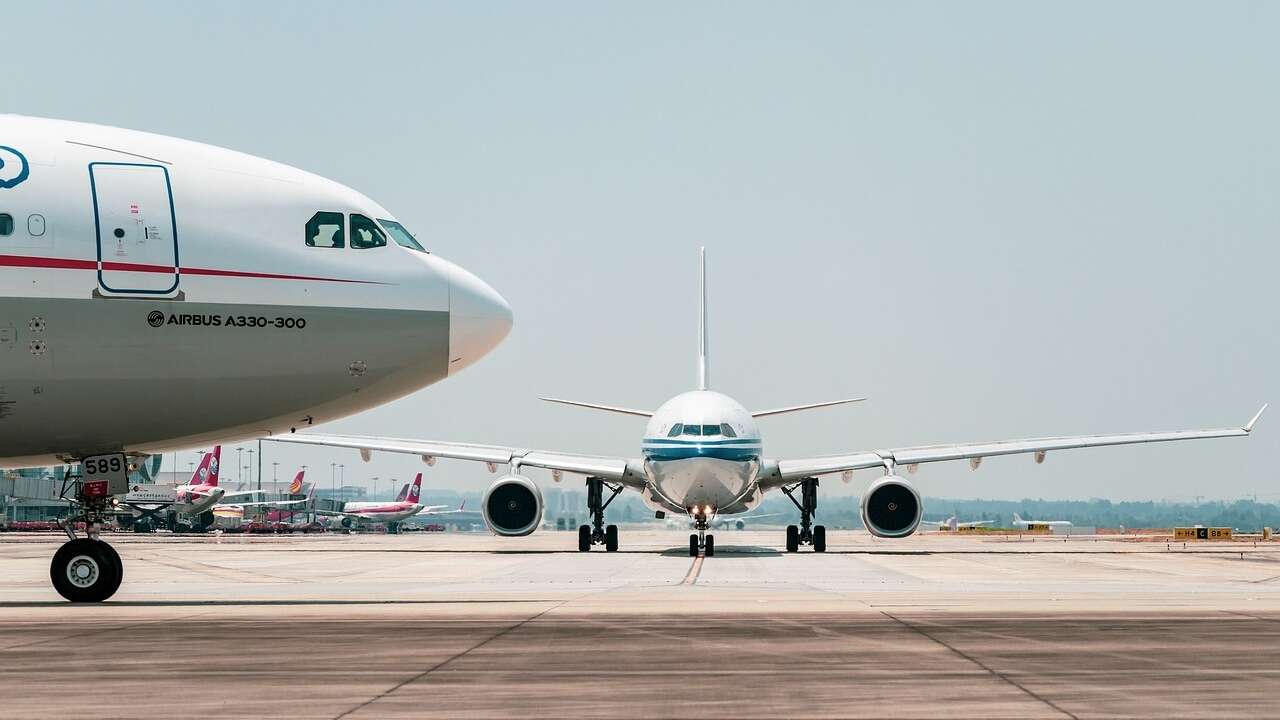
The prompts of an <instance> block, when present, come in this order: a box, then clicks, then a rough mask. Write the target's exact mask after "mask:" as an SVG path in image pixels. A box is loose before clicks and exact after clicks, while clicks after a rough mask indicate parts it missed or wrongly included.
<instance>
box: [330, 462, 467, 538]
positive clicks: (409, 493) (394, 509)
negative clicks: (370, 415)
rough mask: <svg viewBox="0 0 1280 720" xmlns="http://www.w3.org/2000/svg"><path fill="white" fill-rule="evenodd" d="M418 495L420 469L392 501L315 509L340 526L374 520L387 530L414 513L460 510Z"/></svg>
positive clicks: (394, 530) (373, 522) (420, 493)
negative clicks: (424, 501) (424, 500)
mask: <svg viewBox="0 0 1280 720" xmlns="http://www.w3.org/2000/svg"><path fill="white" fill-rule="evenodd" d="M421 496H422V473H418V474H417V476H415V477H414V478H413V483H412V484H411V485H406V486H405V487H404V489H403V490H401V491H400V499H397V500H396V501H395V502H389V503H388V502H348V503H343V505H342V509H341V510H337V511H334V510H317V511H316V513H317V514H320V515H331V516H334V517H339V518H341V519H342V525H343V526H344V527H351V526H353V525H356V524H378V525H386V526H387V531H388V532H392V533H394V532H399V531H400V523H402V522H404V521H405V520H408V519H409V518H411V517H413V516H415V515H445V514H448V513H450V512H462V510H463V506H459V507H458V508H457V509H456V510H453V509H449V506H448V505H423V504H422V503H420V502H418V500H419V498H421ZM463 505H466V503H465V502H463Z"/></svg>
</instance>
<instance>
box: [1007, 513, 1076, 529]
mask: <svg viewBox="0 0 1280 720" xmlns="http://www.w3.org/2000/svg"><path fill="white" fill-rule="evenodd" d="M1013 526H1014V527H1015V528H1017V529H1019V530H1031V529H1035V528H1056V527H1064V528H1069V527H1072V524H1071V521H1070V520H1023V519H1022V518H1021V517H1020V516H1019V515H1018V513H1014V514H1013Z"/></svg>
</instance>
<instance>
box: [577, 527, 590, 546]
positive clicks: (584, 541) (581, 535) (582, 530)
mask: <svg viewBox="0 0 1280 720" xmlns="http://www.w3.org/2000/svg"><path fill="white" fill-rule="evenodd" d="M589 550H591V526H590V525H579V526H578V552H588V551H589Z"/></svg>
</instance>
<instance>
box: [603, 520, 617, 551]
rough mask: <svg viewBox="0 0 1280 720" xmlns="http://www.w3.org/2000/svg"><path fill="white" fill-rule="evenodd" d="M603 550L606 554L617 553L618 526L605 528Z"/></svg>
mask: <svg viewBox="0 0 1280 720" xmlns="http://www.w3.org/2000/svg"><path fill="white" fill-rule="evenodd" d="M604 549H605V551H606V552H618V526H617V525H606V526H605V528H604Z"/></svg>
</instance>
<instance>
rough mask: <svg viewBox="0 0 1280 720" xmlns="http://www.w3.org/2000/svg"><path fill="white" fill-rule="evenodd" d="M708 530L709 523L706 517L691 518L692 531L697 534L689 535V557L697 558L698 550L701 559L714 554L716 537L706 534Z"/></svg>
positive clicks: (695, 516)
mask: <svg viewBox="0 0 1280 720" xmlns="http://www.w3.org/2000/svg"><path fill="white" fill-rule="evenodd" d="M709 528H710V521H709V519H708V518H707V516H706V515H702V514H699V515H694V516H693V529H694V530H697V531H698V532H696V533H692V534H690V535H689V557H698V551H699V550H701V551H702V556H703V557H711V556H713V555H715V554H716V537H715V536H714V535H708V534H707V530H708V529H709Z"/></svg>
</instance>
